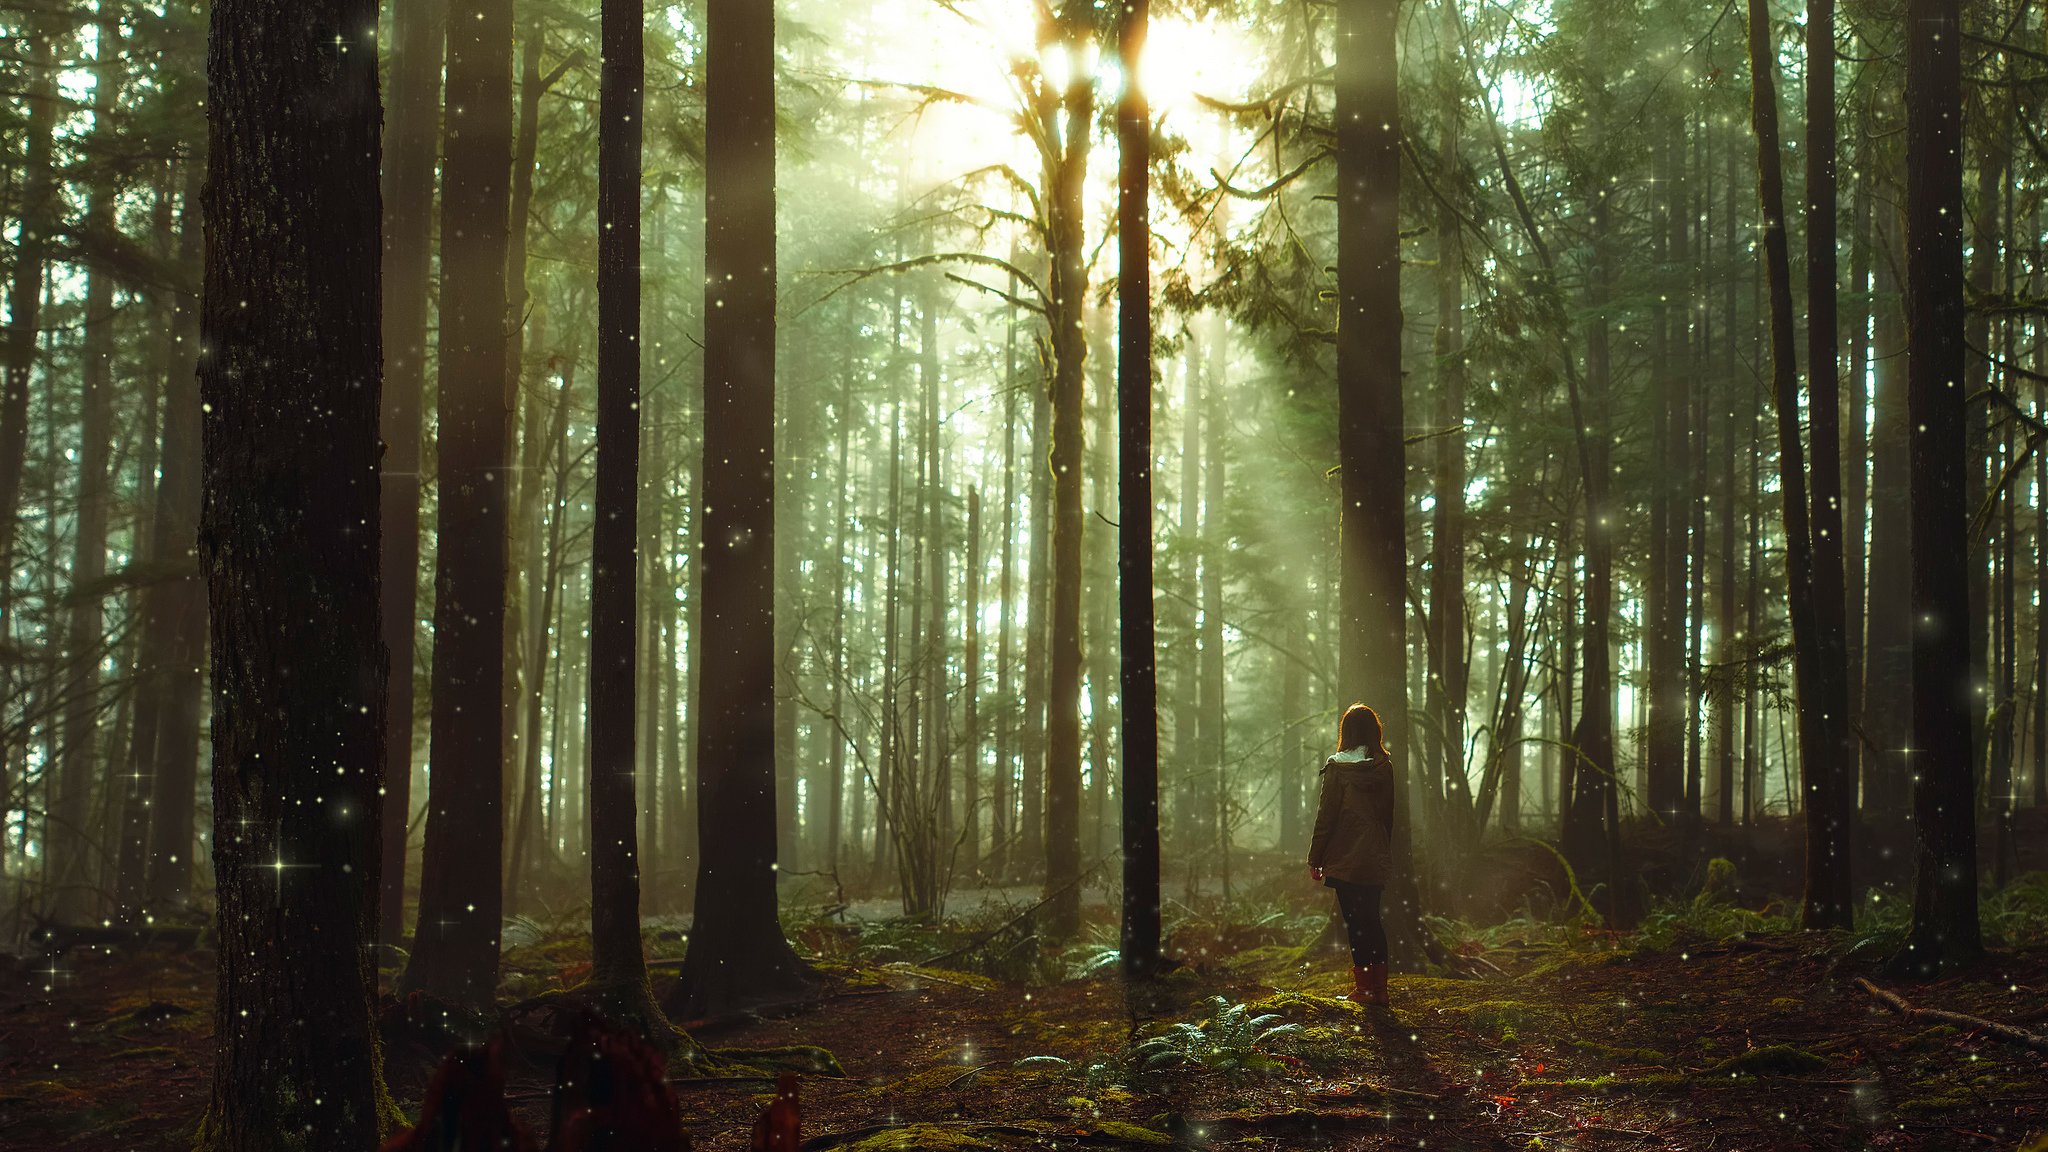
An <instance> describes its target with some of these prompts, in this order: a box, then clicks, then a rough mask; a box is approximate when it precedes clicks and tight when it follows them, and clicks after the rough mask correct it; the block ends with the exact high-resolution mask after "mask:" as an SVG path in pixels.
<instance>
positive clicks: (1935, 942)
mask: <svg viewBox="0 0 2048 1152" xmlns="http://www.w3.org/2000/svg"><path fill="white" fill-rule="evenodd" d="M1959 8H1960V5H1959V4H1958V2H1957V0H1907V3H1906V101H1905V103H1906V277H1905V280H1906V284H1905V292H1906V354H1907V364H1906V372H1907V379H1906V407H1907V414H1908V427H1909V429H1910V430H1911V431H1910V433H1909V437H1910V440H1909V442H1910V445H1911V448H1910V452H1911V468H1912V472H1911V477H1912V478H1911V482H1910V483H1911V492H1912V521H1911V530H1910V536H1911V540H1912V545H1911V546H1912V557H1913V562H1912V585H1913V608H1912V611H1913V618H1914V619H1915V620H1917V621H1920V622H1921V623H1920V626H1919V627H1916V628H1915V629H1913V763H1912V768H1913V781H1914V784H1913V815H1914V834H1915V836H1916V837H1917V839H1918V847H1919V854H1918V869H1917V880H1916V882H1915V885H1914V891H1913V923H1912V927H1911V929H1910V930H1909V931H1908V933H1907V936H1906V944H1905V947H1904V949H1903V950H1902V951H1901V952H1900V953H1899V954H1898V955H1897V956H1896V957H1895V958H1894V961H1893V963H1894V966H1895V967H1896V968H1898V969H1901V970H1903V971H1906V972H1910V973H1913V974H1916V975H1923V976H1924V975H1932V974H1934V973H1936V972H1939V971H1940V970H1941V969H1943V968H1947V967H1950V966H1953V965H1957V964H1962V963H1967V962H1968V961H1970V960H1972V959H1974V958H1976V956H1978V955H1979V954H1980V953H1981V952H1982V951H1983V939H1982V935H1981V930H1980V928H1979V926H1978V923H1977V819H1976V817H1977V806H1976V780H1975V776H1974V773H1973V771H1972V764H1971V760H1970V748H1971V739H1970V737H1971V731H1970V728H1971V725H1970V710H1971V701H1970V691H1971V688H1972V687H1973V685H1972V682H1971V677H1970V666H1971V665H1970V634H1969V626H1968V625H1969V619H1970V602H1969V600H1970V597H1969V555H1970V548H1969V523H1970V511H1971V509H1970V508H1969V507H1968V506H1967V505H1966V503H1965V500H1964V492H1965V485H1966V480H1965V476H1964V473H1965V471H1966V470H1967V467H1968V457H1967V456H1966V455H1965V444H1964V436H1963V429H1964V424H1965V421H1966V418H1967V417H1966V412H1967V408H1968V397H1966V396H1965V395H1964V394H1963V388H1962V382H1963V373H1964V370H1965V367H1964V352H1965V346H1964V342H1963V316H1964V307H1963V232H1962V229H1963V133H1962V123H1963V106H1962V64H1961V52H1960V41H1961V40H1962V20H1961V13H1960V11H1959Z"/></svg>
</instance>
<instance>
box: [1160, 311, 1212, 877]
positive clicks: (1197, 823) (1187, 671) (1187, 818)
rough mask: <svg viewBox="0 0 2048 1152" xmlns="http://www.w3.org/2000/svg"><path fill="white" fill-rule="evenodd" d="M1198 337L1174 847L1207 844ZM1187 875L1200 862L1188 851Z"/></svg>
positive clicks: (1183, 554)
mask: <svg viewBox="0 0 2048 1152" xmlns="http://www.w3.org/2000/svg"><path fill="white" fill-rule="evenodd" d="M1200 339H1201V337H1200V335H1199V333H1193V332H1191V333H1189V337H1188V346H1187V352H1186V354H1185V356H1184V358H1183V359H1182V361H1181V404H1180V412H1181V429H1180V512H1179V515H1178V516H1176V517H1175V524H1174V528H1175V533H1176V535H1177V536H1178V537H1179V540H1178V541H1177V543H1178V551H1179V553H1180V556H1179V559H1178V562H1177V563H1176V564H1175V565H1174V570H1173V571H1172V572H1170V573H1169V574H1168V579H1169V580H1171V581H1172V582H1173V584H1174V586H1175V587H1174V591H1175V592H1176V594H1177V595H1176V596H1175V600H1176V601H1177V602H1178V604H1177V606H1176V607H1175V609H1174V612H1173V615H1172V616H1171V617H1170V618H1169V619H1170V620H1171V621H1172V622H1173V623H1176V624H1179V625H1181V627H1180V628H1179V629H1178V630H1179V631H1181V632H1183V633H1184V634H1183V635H1181V636H1180V637H1179V643H1178V645H1177V648H1178V652H1176V654H1175V658H1174V687H1175V691H1174V694H1173V697H1174V699H1173V765H1174V786H1173V793H1174V804H1173V833H1174V837H1175V846H1176V848H1179V847H1181V846H1186V847H1189V848H1193V847H1195V846H1196V845H1201V844H1206V843H1207V839H1206V838H1205V837H1204V835H1203V829H1204V828H1206V827H1208V822H1207V820H1206V819H1205V812H1206V809H1205V808H1204V807H1203V805H1202V804H1201V802H1200V796H1201V789H1200V787H1199V785H1198V781H1199V780H1200V779H1201V773H1202V751H1201V749H1202V741H1201V730H1202V708H1201V700H1202V661H1201V639H1200V637H1201V633H1200V627H1201V617H1200V616H1199V615H1198V613H1199V611H1200V597H1201V546H1202V372H1201V368H1200V367H1199V364H1198V352H1199V349H1200V347H1201V345H1200ZM1190 856H1191V857H1193V859H1191V860H1190V874H1192V870H1193V868H1194V867H1196V866H1197V865H1196V863H1195V862H1196V861H1198V860H1199V859H1200V855H1199V853H1193V852H1191V853H1190Z"/></svg>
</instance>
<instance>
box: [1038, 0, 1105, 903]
mask: <svg viewBox="0 0 2048 1152" xmlns="http://www.w3.org/2000/svg"><path fill="white" fill-rule="evenodd" d="M1093 15H1094V12H1093V8H1092V7H1091V6H1089V5H1087V4H1084V3H1083V2H1082V0H1067V3H1066V4H1065V5H1063V6H1062V10H1061V13H1060V15H1059V16H1058V17H1057V18H1055V19H1054V20H1053V21H1052V23H1053V24H1054V25H1055V26H1056V28H1055V29H1054V30H1052V31H1046V32H1041V34H1040V38H1041V40H1046V39H1059V40H1061V41H1063V42H1064V43H1065V45H1066V47H1067V49H1068V50H1069V51H1070V52H1071V53H1072V54H1073V56H1074V58H1075V59H1079V58H1080V55H1081V50H1082V48H1083V41H1084V39H1085V37H1086V36H1087V32H1086V30H1085V29H1086V27H1087V24H1088V22H1089V21H1092V19H1093ZM1055 95H1057V97H1058V99H1059V108H1058V111H1057V112H1054V111H1052V110H1050V109H1048V110H1047V113H1046V115H1045V116H1044V117H1043V121H1044V124H1045V127H1046V128H1047V129H1051V128H1052V127H1053V125H1054V122H1055V121H1056V120H1057V119H1061V118H1064V120H1065V127H1064V130H1063V131H1061V132H1060V134H1059V139H1060V140H1061V142H1062V144H1061V147H1060V149H1059V152H1058V154H1057V155H1056V156H1048V157H1047V159H1048V163H1049V166H1050V170H1049V171H1048V172H1047V173H1046V177H1047V180H1046V186H1047V196H1046V204H1047V225H1048V227H1047V229H1046V232H1047V236H1048V241H1049V248H1050V251H1049V252H1048V253H1047V255H1048V256H1049V257H1050V260H1051V264H1052V275H1051V283H1050V293H1051V301H1050V308H1049V309H1048V312H1047V322H1048V326H1049V327H1050V328H1051V329H1052V331H1051V332H1050V334H1049V343H1050V344H1051V347H1052V392H1051V396H1050V401H1051V424H1052V427H1051V432H1052V443H1051V451H1050V453H1049V454H1048V456H1047V461H1048V463H1049V465H1050V467H1051V470H1052V589H1051V593H1052V594H1051V597H1050V599H1051V605H1050V612H1049V624H1050V626H1051V628H1050V632H1049V635H1048V662H1047V671H1046V750H1045V894H1046V897H1047V907H1046V923H1045V929H1046V931H1047V932H1048V933H1049V934H1050V935H1051V936H1052V937H1053V938H1054V939H1066V938H1068V937H1071V936H1073V935H1074V933H1076V932H1078V931H1079V930H1080V927H1081V879H1082V876H1081V550H1082V548H1083V547H1084V546H1085V544H1086V540H1085V534H1084V532H1083V516H1082V501H1081V481H1082V470H1083V461H1084V459H1085V455H1084V453H1085V448H1086V445H1085V444H1084V443H1083V441H1084V439H1085V437H1084V436H1083V434H1082V423H1083V422H1082V408H1083V396H1082V392H1083V380H1084V374H1083V372H1084V365H1083V361H1084V360H1085V359H1086V357H1087V354H1088V341H1087V337H1086V334H1085V333H1084V332H1083V330H1082V317H1083V315H1084V312H1085V310H1086V307H1087V294H1088V267H1087V263H1086V261H1087V251H1086V248H1085V245H1084V235H1083V231H1084V229H1085V227H1086V224H1087V213H1086V207H1085V205H1084V203H1083V192H1084V190H1085V188H1086V186H1087V177H1088V150H1089V143H1090V141H1091V140H1092V139H1093V137H1094V122H1095V80H1094V77H1093V76H1087V75H1081V74H1079V72H1078V70H1077V72H1076V75H1074V76H1073V77H1072V78H1071V79H1070V80H1069V81H1068V83H1067V86H1066V88H1065V90H1064V91H1061V92H1058V93H1055Z"/></svg>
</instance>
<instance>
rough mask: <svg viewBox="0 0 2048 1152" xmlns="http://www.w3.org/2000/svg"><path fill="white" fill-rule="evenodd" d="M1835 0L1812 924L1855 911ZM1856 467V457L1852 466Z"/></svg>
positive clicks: (1812, 399)
mask: <svg viewBox="0 0 2048 1152" xmlns="http://www.w3.org/2000/svg"><path fill="white" fill-rule="evenodd" d="M1835 156H1836V141H1835V6H1834V0H1809V3H1808V5H1807V14H1806V317H1807V325H1808V334H1807V356H1808V367H1807V389H1808V393H1807V410H1808V414H1809V419H1810V420H1811V421H1812V424H1813V429H1812V435H1813V503H1812V509H1813V537H1812V539H1813V577H1812V579H1813V590H1812V592H1811V594H1810V595H1811V599H1812V601H1813V615H1814V621H1813V623H1814V644H1815V653H1814V662H1815V664H1816V665H1817V667H1816V668H1815V672H1816V674H1817V675H1816V676H1815V678H1814V686H1815V688H1816V689H1817V692H1816V696H1817V698H1816V699H1815V700H1813V701H1812V704H1811V705H1810V707H1811V706H1817V707H1819V708H1820V709H1821V715H1820V716H1819V717H1818V720H1819V726H1818V735H1819V736H1820V737H1821V739H1822V740H1823V741H1824V748H1823V750H1822V752H1821V755H1820V757H1819V759H1818V760H1816V759H1815V758H1814V757H1811V756H1809V757H1807V761H1806V763H1807V773H1806V858H1807V864H1806V899H1805V907H1804V908H1803V909H1802V911H1801V917H1800V919H1801V922H1802V923H1804V924H1805V925H1806V926H1807V927H1809V928H1822V927H1825V928H1847V927H1849V926H1850V922H1851V920H1852V919H1853V913H1854V911H1855V906H1854V904H1855V896H1854V892H1853V888H1852V885H1851V882H1850V868H1849V859H1850V845H1851V841H1850V832H1851V829H1852V826H1853V824H1854V821H1855V812H1856V762H1857V761H1856V736H1855V730H1854V729H1853V728H1852V727H1851V724H1850V720H1851V715H1850V711H1849V708H1850V704H1849V700H1850V696H1849V639H1848V634H1849V618H1848V605H1847V602H1846V600H1845V598H1844V588H1845V585H1844V577H1843V567H1844V565H1845V563H1846V561H1845V557H1846V555H1847V552H1846V545H1845V543H1844V541H1843V522H1844V520H1845V516H1844V514H1843V505H1842V498H1843V492H1842V432H1841V427H1842V420H1841V413H1842V387H1841V332H1840V327H1839V325H1838V323H1837V321H1836V314H1837V301H1836V268H1837V265H1836V255H1835V246H1836V245H1835V241H1836V231H1837V228H1836V212H1837V204H1838V200H1839V197H1838V195H1837V192H1836V186H1835V185H1836V181H1835ZM1857 465H1858V467H1859V468H1860V467H1861V461H1860V460H1859V461H1858V462H1857Z"/></svg>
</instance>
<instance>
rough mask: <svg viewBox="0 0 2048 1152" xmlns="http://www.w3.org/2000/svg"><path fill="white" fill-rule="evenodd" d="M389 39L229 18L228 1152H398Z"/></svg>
mask: <svg viewBox="0 0 2048 1152" xmlns="http://www.w3.org/2000/svg"><path fill="white" fill-rule="evenodd" d="M376 25H377V6H376V4H375V3H374V2H372V0H215V2H214V5H213V16H212V31H211V40H210V51H209V54H208V62H209V66H208V77H207V111H208V118H209V120H210V132H209V141H208V143H209V146H210V149H211V155H212V158H213V160H212V164H213V170H212V174H211V177H210V178H209V180H208V181H207V185H206V195H205V205H206V208H205V211H206V236H207V241H208V242H207V258H206V287H205V296H204V299H205V304H204V318H203V320H202V324H201V331H202V334H203V340H204V345H205V347H206V349H207V355H206V357H205V359H204V360H203V361H202V362H201V364H200V369H199V397H200V400H201V401H202V402H203V406H202V411H203V413H204V415H203V416H202V426H203V437H204V444H205V450H204V451H205V456H204V465H203V477H204V478H203V481H202V482H203V485H204V492H205V498H204V501H203V505H202V507H203V508H204V512H203V514H202V520H201V524H200V532H199V539H200V549H201V560H202V568H203V570H204V571H205V572H206V573H207V592H208V603H209V606H210V608H211V610H212V615H211V619H212V634H213V699H214V709H213V716H214V725H213V785H214V789H213V800H214V810H213V865H214V875H215V880H216V894H217V898H218V900H219V905H218V909H217V912H216V915H215V925H216V930H217V932H218V933H219V956H220V960H219V977H218V993H217V996H216V1000H215V1006H214V1036H215V1056H214V1067H213V1092H212V1099H211V1103H210V1105H209V1107H208V1110H207V1116H206V1119H205V1121H204V1122H203V1123H202V1124H201V1127H200V1136H199V1146H200V1147H202V1148H205V1149H210V1150H220V1152H230V1150H248V1152H271V1150H272V1149H278V1148H290V1147H303V1146H305V1145H306V1144H307V1143H308V1140H309V1137H308V1133H318V1134H319V1137H318V1143H320V1144H321V1145H322V1146H324V1147H334V1148H369V1147H373V1146H375V1145H376V1143H377V1141H378V1139H379V1138H380V1137H381V1136H382V1135H383V1132H382V1129H383V1128H384V1120H385V1117H386V1116H387V1115H389V1111H390V1107H391V1106H390V1101H389V1098H388V1097H386V1096H385V1094H384V1089H383V1059H382V1054H381V1052H380V1051H379V1048H378V1041H377V1029H376V1024H375V1019H374V1017H375V1008H376V995H377V967H376V962H375V952H374V949H375V945H376V930H377V898H378V876H377V869H378V863H379V845H378V839H379V835H380V828H379V822H378V821H377V820H376V819H375V814H376V813H377V811H378V806H379V801H378V797H377V789H378V785H379V782H380V780H381V778H382V775H383V768H384V749H383V739H384V706H385V695H384V674H385V667H386V665H385V656H384V651H383V645H382V643H381V642H380V641H379V638H378V628H379V615H378V610H377V609H378V602H377V567H378V558H377V533H376V532H375V531H365V530H364V525H366V524H372V523H374V522H375V520H374V518H375V517H376V515H377V512H378V482H377V471H378V467H379V465H378V459H377V458H378V455H379V452H380V447H379V444H378V429H377V425H378V415H379V412H378V409H379V397H378V392H379V383H378V382H379V379H380V377H381V370H382V369H381V363H380V359H381V351H380V344H379V328H378V281H379V271H378V248H379V245H378V236H379V228H380V224H379V220H378V216H377V203H378V199H377V166H378V138H377V134H378V127H379V123H380V112H379V109H378V104H377V51H376V43H375V40H374V35H375V32H374V30H375V28H376ZM337 46H339V47H337ZM280 94H290V96H291V98H287V99H280ZM255 301H261V304H262V306H261V307H247V306H245V305H248V304H251V303H252V302H255ZM316 765H317V766H318V769H319V770H318V771H313V770H311V768H312V767H313V766H316ZM330 769H331V770H330Z"/></svg>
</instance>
